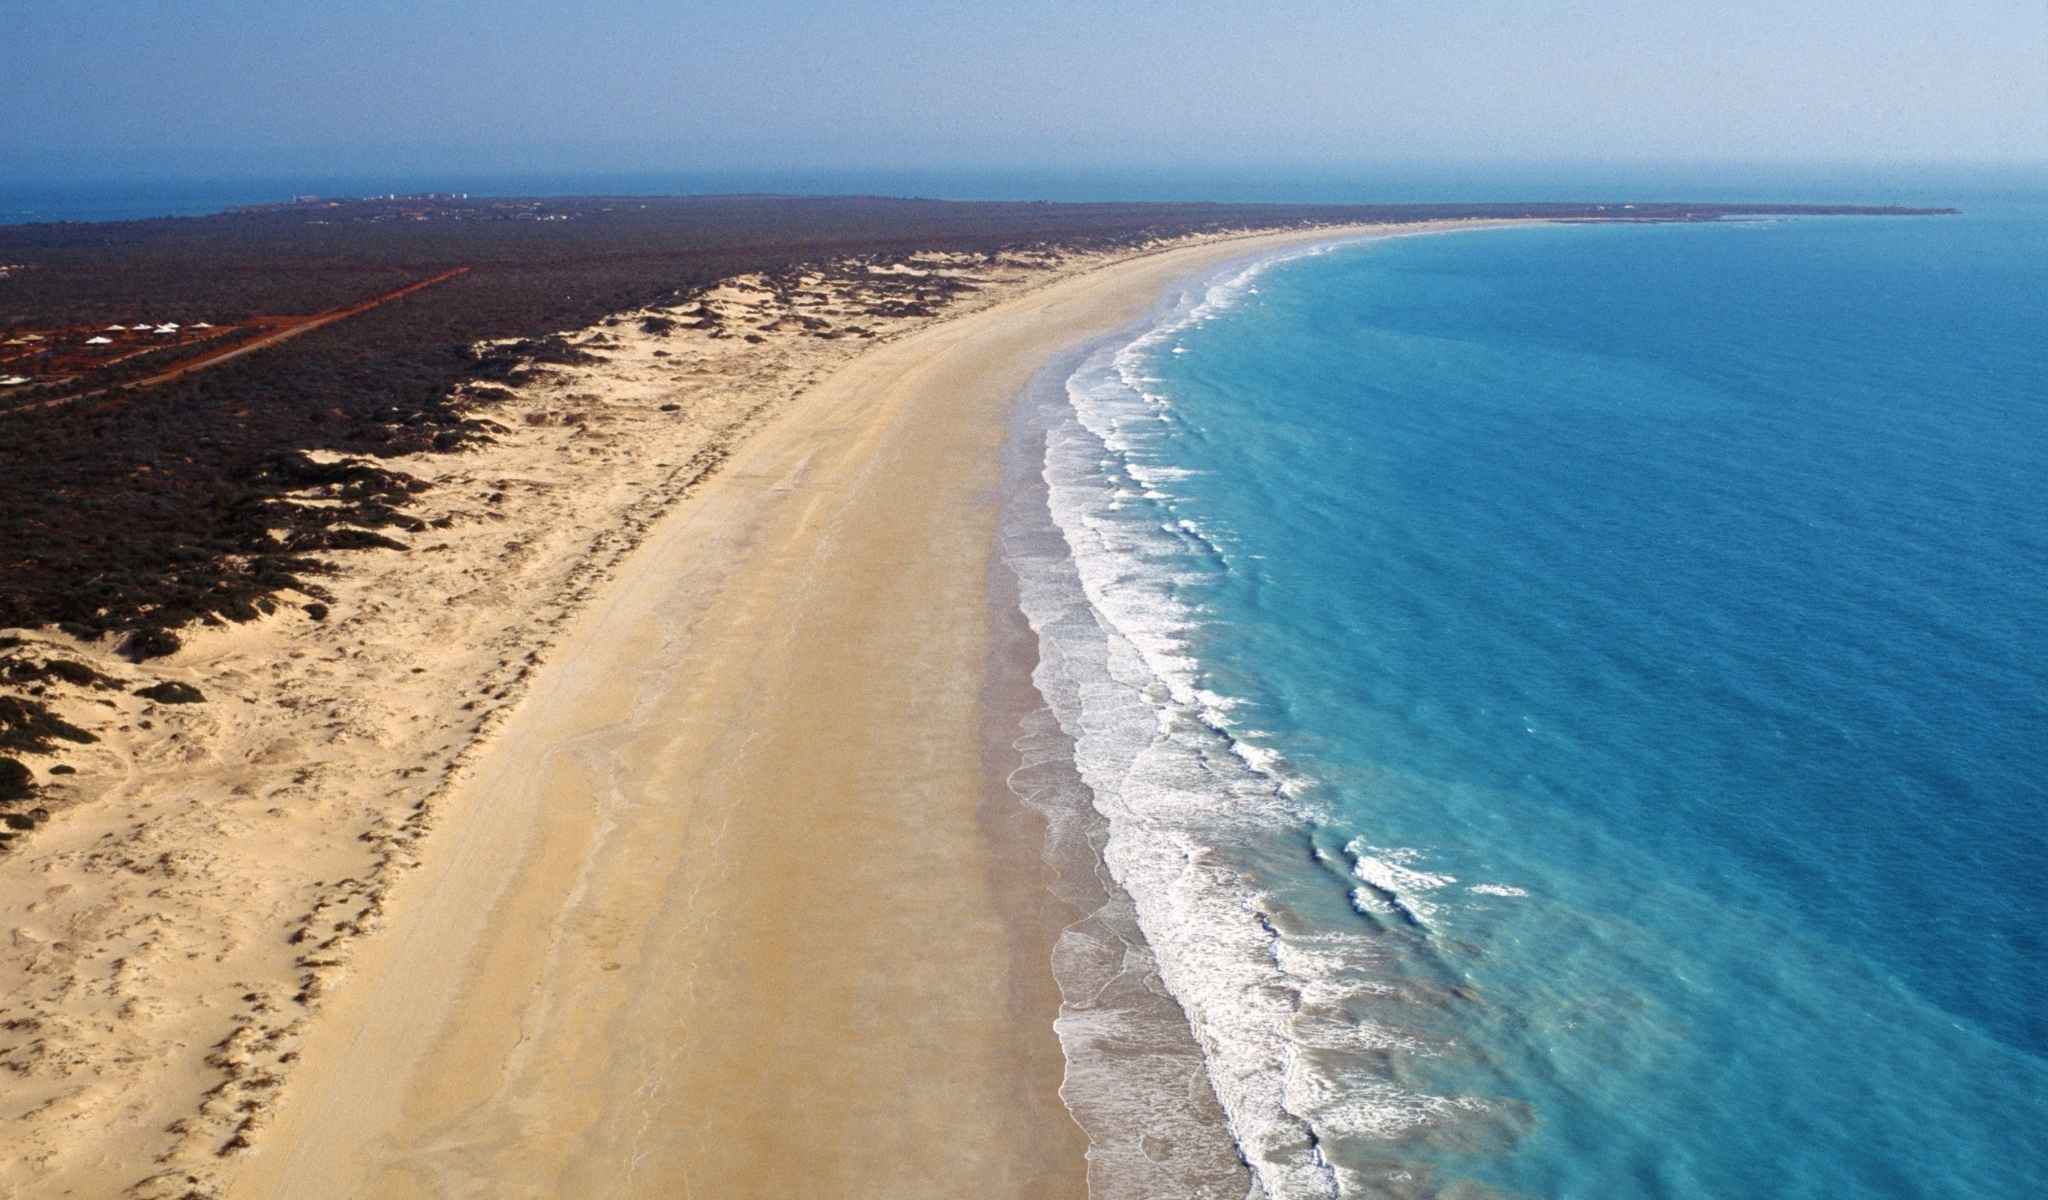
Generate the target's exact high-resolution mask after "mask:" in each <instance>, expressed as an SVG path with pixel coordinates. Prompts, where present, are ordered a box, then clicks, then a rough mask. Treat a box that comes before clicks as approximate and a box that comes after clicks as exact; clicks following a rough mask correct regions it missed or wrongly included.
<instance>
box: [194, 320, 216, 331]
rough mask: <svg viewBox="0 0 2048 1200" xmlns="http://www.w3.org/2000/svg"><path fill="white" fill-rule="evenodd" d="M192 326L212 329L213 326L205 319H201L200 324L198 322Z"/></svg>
mask: <svg viewBox="0 0 2048 1200" xmlns="http://www.w3.org/2000/svg"><path fill="white" fill-rule="evenodd" d="M192 328H194V329H212V328H213V326H211V325H209V324H207V323H206V322H204V321H201V322H200V323H199V324H197V325H194V326H193V327H192Z"/></svg>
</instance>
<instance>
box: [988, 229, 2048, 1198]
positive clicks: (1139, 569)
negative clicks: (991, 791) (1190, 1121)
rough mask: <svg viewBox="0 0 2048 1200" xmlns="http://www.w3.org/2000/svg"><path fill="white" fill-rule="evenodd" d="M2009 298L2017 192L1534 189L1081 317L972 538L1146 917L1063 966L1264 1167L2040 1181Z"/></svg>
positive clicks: (2035, 447) (1980, 1190) (2024, 246)
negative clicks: (1769, 211) (1083, 321)
mask: <svg viewBox="0 0 2048 1200" xmlns="http://www.w3.org/2000/svg"><path fill="white" fill-rule="evenodd" d="M2044 298H2048V205H2044V204H2041V203H2037V202H2032V201H2029V202H2028V203H2024V204H2023V203H2018V202H2009V203H2005V204H2003V205H2001V206H1999V207H1996V208H1991V209H1986V210H1983V211H1979V212H1974V213H1969V214H1966V215H1964V216H1962V217H1957V218H1948V219H1943V220H1895V219H1878V220H1798V221H1777V222H1759V223H1744V224H1725V225H1689V226H1653V227H1597V228H1596V227H1539V228H1522V229H1510V230H1495V231H1488V232H1484V233H1472V234H1459V235H1455V236H1435V237H1417V238H1398V239H1389V240H1381V241H1374V242H1367V243H1357V244H1351V245H1344V246H1337V247H1334V248H1330V249H1328V250H1327V251H1326V252H1321V253H1312V254H1302V253H1299V252H1289V253H1287V254H1285V255H1280V256H1275V257H1273V258H1271V259H1268V260H1265V261H1262V262H1258V263H1250V264H1247V263H1239V264H1235V265H1233V266H1232V267H1231V268H1230V269H1228V270H1227V271H1225V272H1223V273H1221V274H1219V275H1214V276H1211V277H1208V278H1205V279H1202V280H1198V281H1194V282H1193V283H1191V284H1190V285H1188V286H1187V287H1186V288H1185V289H1183V290H1182V291H1181V292H1180V293H1177V294H1175V295H1173V296H1170V297H1169V298H1168V302H1167V304H1166V306H1165V307H1164V308H1163V309H1162V310H1161V312H1160V313H1159V314H1158V315H1157V316H1156V317H1155V318H1154V319H1153V320H1150V321H1148V322H1147V323H1146V324H1145V325H1144V326H1143V327H1142V328H1140V329H1138V330H1134V331H1130V332H1128V333H1126V334H1125V335H1122V336H1120V337H1118V338H1115V339H1111V340H1110V341H1108V342H1105V343H1102V344H1100V345H1099V346H1097V347H1093V348H1090V349H1089V350H1088V351H1087V352H1086V353H1084V354H1082V355H1080V356H1078V357H1077V358H1076V360H1075V361H1074V362H1072V363H1071V364H1070V365H1068V366H1067V367H1065V368H1064V369H1063V372H1062V376H1061V379H1060V384H1061V386H1060V387H1059V388H1058V389H1057V391H1056V392H1055V393H1054V394H1052V395H1050V396H1047V395H1041V396H1040V398H1039V400H1040V403H1041V405H1042V411H1043V413H1044V414H1045V420H1044V432H1043V435H1042V437H1040V438H1039V439H1038V440H1037V441H1036V442H1034V443H1032V444H1033V445H1035V446H1037V447H1038V449H1039V450H1040V452H1042V454H1043V458H1044V462H1043V478H1044V484H1045V487H1044V493H1043V496H1042V498H1041V500H1040V503H1041V504H1042V506H1043V507H1042V512H1043V515H1044V517H1045V519H1046V521H1047V522H1048V523H1049V525H1050V527H1051V528H1054V529H1057V530H1058V532H1059V534H1060V539H1059V540H1060V541H1063V542H1064V543H1065V544H1064V550H1065V552H1066V553H1065V555H1064V556H1061V555H1059V554H1054V553H1048V552H1047V546H1046V544H1045V543H1042V542H1041V543H1038V544H1036V547H1035V549H1034V550H1032V551H1031V552H1028V553H1015V554H1012V555H1011V559H1012V562H1013V565H1015V566H1016V568H1017V570H1018V571H1019V574H1020V577H1021V580H1022V583H1021V585H1020V598H1021V603H1022V606H1023V608H1024V610H1025V613H1026V615H1027V617H1028V618H1029V619H1030V620H1031V623H1032V626H1033V628H1034V629H1035V630H1036V632H1037V634H1038V639H1039V648H1040V663H1039V667H1038V671H1037V682H1038V684H1039V688H1040V691H1041V692H1042V693H1043V694H1044V695H1045V698H1046V699H1047V701H1048V706H1049V713H1050V715H1052V716H1053V717H1056V718H1057V722H1058V724H1059V726H1060V733H1061V734H1062V735H1063V736H1064V738H1065V739H1066V741H1067V743H1068V744H1069V745H1070V749H1069V750H1067V751H1066V752H1067V753H1071V755H1072V765H1073V768H1074V771H1075V773H1076V775H1077V777H1078V779H1079V781H1081V782H1082V783H1084V784H1085V787H1086V795H1087V797H1088V799H1089V801H1090V805H1089V807H1090V809H1092V821H1093V824H1092V826H1090V827H1091V828H1092V829H1093V833H1092V835H1090V836H1092V841H1090V842H1089V845H1090V847H1091V849H1092V850H1094V851H1095V852H1097V853H1098V854H1099V857H1100V860H1101V861H1102V862H1103V863H1104V864H1106V869H1107V873H1108V875H1109V876H1110V877H1112V878H1113V880H1114V881H1115V883H1116V884H1117V885H1119V888H1118V889H1117V890H1119V891H1120V892H1121V894H1122V895H1123V896H1124V897H1125V903H1126V906H1127V909H1128V913H1129V919H1130V921H1131V924H1132V925H1133V926H1134V927H1136V928H1141V929H1142V931H1143V934H1144V943H1143V947H1142V948H1134V949H1130V950H1129V951H1128V953H1126V952H1125V951H1121V950H1120V951H1119V954H1118V956H1117V963H1118V964H1120V965H1121V967H1122V969H1123V971H1124V973H1123V974H1118V973H1115V972H1109V973H1106V974H1105V967H1104V964H1105V963H1106V962H1107V961H1108V956H1107V955H1106V952H1105V951H1103V950H1102V939H1095V940H1094V941H1092V942H1088V943H1087V944H1085V945H1082V946H1079V947H1074V948H1072V949H1075V951H1076V952H1075V953H1074V954H1072V955H1071V956H1070V957H1069V958H1067V959H1065V960H1060V959H1056V962H1055V967H1056V971H1057V972H1058V973H1059V974H1060V975H1061V982H1062V986H1063V988H1065V989H1067V991H1068V994H1069V997H1070V1000H1071V999H1072V998H1073V997H1074V996H1075V995H1076V993H1077V989H1078V990H1081V991H1086V989H1087V988H1088V987H1092V986H1096V984H1095V983H1090V982H1089V981H1090V980H1094V981H1096V982H1097V983H1099V982H1101V981H1103V980H1111V979H1115V980H1122V981H1125V982H1128V981H1130V980H1131V979H1133V978H1136V977H1138V976H1143V975H1144V972H1145V971H1152V972H1153V974H1152V975H1151V976H1150V978H1151V979H1153V980H1155V981H1156V982H1157V984H1158V986H1159V987H1161V988H1163V989H1164V990H1165V991H1166V992H1167V993H1169V994H1170V995H1171V996H1172V997H1173V998H1174V1000H1175V1001H1176V1002H1177V1004H1178V1005H1179V1006H1180V1008H1181V1011H1182V1013H1183V1015H1184V1019H1185V1021H1186V1023H1187V1024H1188V1025H1189V1027H1190V1028H1191V1029H1192V1031H1193V1033H1194V1034H1195V1037H1196V1040H1197V1041H1198V1042H1199V1044H1200V1046H1201V1051H1202V1058H1203V1062H1204V1065H1205V1067H1206V1072H1207V1075H1208V1078H1209V1080H1210V1082H1211V1086H1212V1088H1213V1094H1214V1096H1215V1098H1216V1100H1218V1101H1220V1103H1221V1106H1222V1108H1223V1109H1224V1110H1225V1111H1226V1112H1227V1113H1228V1117H1229V1125H1230V1130H1231V1133H1232V1135H1233V1137H1234V1139H1235V1141H1236V1143H1237V1147H1238V1149H1239V1151H1240V1152H1241V1153H1242V1154H1243V1155H1244V1157H1245V1159H1246V1161H1247V1162H1248V1163H1249V1164H1250V1167H1251V1170H1252V1172H1253V1175H1254V1177H1255V1185H1254V1186H1255V1190H1257V1191H1260V1192H1263V1193H1264V1194H1266V1195H1271V1196H1315V1195H1336V1194H1342V1195H1359V1196H1364V1195H1461V1196H1464V1195H1471V1196H1484V1195H1511V1196H1611V1195H1641V1196H1685V1197H1713V1196H1729V1195H1785V1196H1815V1197H1820V1196H1830V1197H1837V1196H1870V1197H1878V1196H1884V1197H1892V1196H1900V1197H1909V1196H1910V1197H1919V1196H1927V1197H1935V1196H1952V1197H1977V1196H1984V1197H1989V1196H2009V1195H2014V1194H2026V1193H2029V1192H2031V1191H2033V1190H2038V1187H2039V1186H2040V1184H2041V1183H2042V1177H2043V1174H2044V1170H2048V1168H2044V1164H2048V1135H2044V1133H2043V1130H2044V1129H2048V1061H2044V1056H2048V1023H2044V1020H2043V1017H2042V1011H2043V1009H2042V1005H2041V1001H2042V1000H2043V998H2044V996H2048V951H2044V949H2043V947H2042V945H2041V942H2040V941H2039V935H2038V932H2037V929H2036V928H2035V921H2036V918H2035V915H2034V914H2035V913H2036V912H2037V910H2038V909H2039V907H2040V904H2041V901H2042V900H2043V899H2044V893H2043V886H2042V884H2041V883H2040V882H2039V879H2040V872H2041V868H2042V866H2043V863H2044V859H2048V854H2044V851H2048V792H2044V785H2043V783H2042V782H2041V781H2042V778H2043V774H2044V770H2048V762H2044V755H2048V750H2044V746H2048V739H2044V735H2048V650H2044V646H2048V642H2044V639H2043V633H2044V630H2043V627H2042V616H2041V614H2042V613H2043V612H2044V611H2048V501H2044V499H2043V495H2042V493H2041V491H2040V488H2039V481H2040V480H2041V479H2042V478H2043V476H2044V473H2048V413H2044V411H2043V408H2042V405H2043V403H2044V388H2048V351H2044V349H2043V348H2042V345H2041V339H2040V338H2039V330H2040V329H2041V328H2044V327H2048V299H2044ZM1053 548H1054V549H1055V550H1057V549H1059V548H1060V547H1059V546H1058V545H1057V543H1054V544H1053ZM1049 736H1050V735H1049ZM1056 743H1057V739H1052V740H1050V741H1048V742H1047V743H1046V744H1047V745H1053V744H1056ZM1076 820H1077V822H1080V823H1081V824H1084V825H1085V824H1088V822H1087V821H1083V820H1082V818H1080V817H1077V818H1076ZM1077 827H1078V826H1077ZM1084 840H1086V839H1084ZM1118 911H1123V910H1121V909H1120V910H1118ZM1080 950H1092V951H1093V952H1094V954H1093V957H1091V956H1090V955H1089V954H1084V953H1079V951H1080ZM1091 964H1092V965H1091ZM1091 972H1093V974H1091ZM1132 972H1135V973H1136V974H1135V975H1133V974H1132ZM1089 994H1091V995H1092V994H1094V993H1089ZM1071 1016H1072V1014H1070V1015H1069V1018H1063V1020H1068V1021H1069V1024H1070V1026H1071V1020H1070V1018H1071ZM1071 1032H1072V1029H1071V1028H1069V1029H1067V1030H1063V1034H1065V1033H1071ZM1068 1050H1069V1054H1070V1057H1071V1058H1074V1060H1075V1061H1074V1064H1073V1065H1070V1069H1069V1080H1070V1085H1071V1084H1072V1083H1073V1082H1074V1081H1075V1079H1076V1078H1077V1075H1079V1076H1080V1077H1082V1078H1084V1079H1087V1078H1093V1080H1094V1081H1095V1083H1096V1084H1097V1085H1098V1088H1099V1089H1106V1090H1102V1091H1100V1094H1099V1095H1098V1097H1097V1099H1096V1101H1094V1102H1095V1103H1098V1104H1105V1103H1108V1101H1106V1100H1103V1099H1102V1098H1101V1097H1102V1096H1104V1095H1113V1094H1114V1088H1115V1085H1116V1083H1117V1075H1116V1073H1115V1072H1113V1071H1101V1070H1097V1071H1096V1073H1095V1074H1094V1075H1093V1076H1090V1075H1089V1071H1090V1070H1091V1069H1092V1068H1099V1067H1101V1066H1102V1059H1101V1057H1100V1046H1099V1045H1098V1044H1093V1043H1089V1042H1087V1041H1086V1040H1085V1039H1083V1040H1075V1039H1068ZM1091 1054H1094V1055H1096V1057H1095V1058H1092V1059H1091V1058H1090V1057H1089V1056H1090V1055H1091ZM1091 1064H1092V1067H1091ZM1155 1084H1156V1081H1155ZM1164 1094H1165V1093H1164V1092H1161V1091H1159V1090H1158V1089H1157V1087H1156V1086H1155V1087H1154V1093H1153V1095H1152V1097H1151V1098H1150V1099H1146V1098H1145V1097H1144V1096H1141V1095H1140V1089H1136V1088H1133V1089H1131V1091H1130V1099H1131V1102H1132V1104H1133V1106H1134V1107H1133V1109H1132V1111H1133V1112H1143V1111H1145V1109H1144V1106H1145V1105H1147V1104H1151V1105H1154V1106H1155V1111H1156V1110H1157V1107H1156V1106H1157V1105H1159V1104H1161V1103H1164V1101H1162V1100H1160V1099H1159V1097H1160V1096H1162V1095H1164ZM1070 1103H1072V1098H1071V1097H1070ZM1084 1124H1086V1122H1085V1121H1084ZM1134 1162H1135V1160H1134ZM1117 1178H1118V1176H1116V1174H1115V1172H1113V1171H1108V1170H1106V1169H1105V1170H1103V1171H1098V1172H1097V1176H1096V1177H1095V1182H1096V1184H1097V1185H1098V1186H1097V1194H1099V1195H1114V1194H1142V1193H1141V1192H1140V1191H1136V1190H1127V1191H1123V1192H1120V1191H1119V1190H1118V1185H1117V1183H1116V1179H1117Z"/></svg>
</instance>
